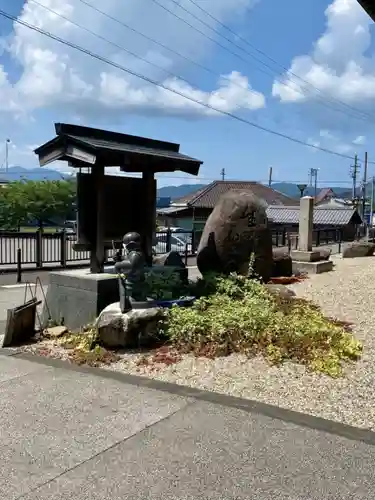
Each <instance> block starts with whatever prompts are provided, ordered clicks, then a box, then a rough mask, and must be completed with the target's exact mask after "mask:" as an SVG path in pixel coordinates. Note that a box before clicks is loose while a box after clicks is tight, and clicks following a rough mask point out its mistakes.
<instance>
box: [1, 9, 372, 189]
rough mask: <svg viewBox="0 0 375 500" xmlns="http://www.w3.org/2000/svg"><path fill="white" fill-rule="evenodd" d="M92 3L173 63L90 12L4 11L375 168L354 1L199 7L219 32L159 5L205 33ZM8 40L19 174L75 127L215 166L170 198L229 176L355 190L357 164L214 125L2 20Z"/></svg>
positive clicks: (7, 83) (210, 116)
mask: <svg viewBox="0 0 375 500" xmlns="http://www.w3.org/2000/svg"><path fill="white" fill-rule="evenodd" d="M86 1H87V2H88V3H90V4H91V5H92V6H93V7H94V8H95V7H96V8H98V9H100V10H102V11H103V12H105V13H107V14H108V15H110V16H112V17H114V18H116V19H118V20H120V21H121V22H123V23H127V24H128V25H129V26H131V27H132V28H133V30H137V31H139V32H141V33H144V34H146V35H147V36H148V37H151V38H153V39H154V40H157V41H158V42H159V43H161V44H163V45H165V46H167V47H170V48H172V50H173V51H175V52H171V51H168V50H166V49H163V48H162V47H161V46H160V45H157V44H154V43H152V42H151V41H150V40H146V39H145V38H144V37H142V36H140V35H139V34H136V33H135V32H134V31H129V30H128V29H126V28H125V27H124V26H122V25H120V24H118V23H115V22H114V21H113V20H110V19H109V18H108V17H105V16H104V15H103V14H101V13H99V12H98V11H96V10H94V9H93V8H91V7H90V6H88V5H86V4H85V2H82V1H81V0H65V1H64V2H61V1H60V0H37V2H35V1H34V0H27V1H26V2H24V1H20V0H0V9H1V10H3V11H5V12H7V13H8V14H11V15H13V16H16V17H18V18H19V19H20V20H22V21H26V22H27V23H29V24H32V25H37V26H39V27H41V28H42V29H44V30H46V31H48V32H50V33H54V34H56V35H58V36H60V37H61V38H63V39H65V40H69V41H72V42H73V43H76V44H79V45H80V46H82V47H85V48H88V49H89V50H91V51H93V52H95V53H98V54H100V55H102V56H104V57H106V58H108V59H110V60H112V61H116V62H117V63H118V64H120V65H122V66H123V67H126V68H130V69H132V70H134V71H137V72H139V73H141V74H143V75H145V76H147V77H149V78H152V79H153V80H156V81H158V82H162V83H163V84H164V85H166V86H167V87H169V88H173V89H176V90H177V91H178V92H182V93H183V94H185V95H190V96H192V97H193V98H194V99H195V100H198V101H201V102H204V103H208V104H209V105H210V106H213V107H214V108H216V109H218V110H219V111H220V110H222V111H225V112H230V113H232V114H235V115H237V116H239V117H241V118H243V119H245V120H248V121H251V122H254V123H256V124H258V125H260V126H261V127H265V128H269V129H272V130H275V131H278V132H281V133H283V134H286V135H289V136H292V137H295V138H296V139H298V140H300V141H304V142H307V143H309V144H314V145H316V146H318V147H323V148H326V149H329V150H332V151H333V152H336V153H338V154H341V155H344V156H348V157H351V156H353V155H354V154H355V153H356V152H357V153H358V154H359V156H360V158H363V156H364V152H365V151H368V153H369V159H370V161H371V160H372V158H373V161H374V162H375V148H374V147H373V141H372V132H373V129H374V124H375V60H374V57H373V50H374V43H373V40H374V30H373V23H372V21H371V20H370V19H369V18H368V16H367V15H366V14H365V13H364V12H363V11H362V9H361V8H360V7H359V5H358V4H357V1H356V0H303V2H301V0H285V1H282V2H281V1H277V2H276V1H275V0H194V2H195V3H196V4H198V5H200V6H201V7H203V8H204V9H205V10H206V11H207V12H209V13H210V14H211V15H212V16H213V17H214V18H216V19H217V20H219V21H220V23H221V24H220V23H217V22H216V21H215V20H214V19H213V18H212V17H209V16H208V15H207V14H205V13H204V12H202V11H201V10H200V9H199V8H197V7H196V5H194V3H192V1H191V0H155V1H156V2H158V3H160V4H162V5H163V6H164V7H165V8H166V9H169V10H171V11H172V12H174V13H175V14H176V15H178V16H179V17H181V18H182V19H184V20H185V21H187V22H189V23H190V24H191V25H192V26H194V27H195V28H196V29H198V30H200V31H201V33H198V32H197V31H196V30H194V29H192V28H191V27H189V26H187V25H186V24H185V23H183V22H182V21H181V20H178V19H177V18H176V17H174V16H173V15H172V14H170V13H169V12H166V10H165V9H163V8H162V7H160V5H157V3H155V1H154V0H127V1H126V2H124V0H107V1H106V2H101V1H100V0H86ZM38 3H39V4H42V5H44V6H45V7H48V9H50V10H47V9H45V8H43V7H42V6H41V5H38ZM177 4H180V6H181V7H182V8H181V7H180V6H179V5H177ZM184 9H185V10H184ZM187 11H190V12H191V13H193V14H194V15H195V16H196V17H198V18H199V19H202V20H203V21H204V22H205V23H206V24H202V23H200V22H199V21H198V20H197V19H196V17H193V16H192V15H191V14H189V13H188V12H187ZM61 16H62V17H61ZM64 18H65V19H64ZM67 19H70V20H73V21H74V22H75V23H78V24H79V25H80V26H81V27H87V28H89V29H90V30H92V31H93V32H95V33H96V34H97V35H99V36H100V37H101V39H99V38H97V37H95V36H94V35H92V34H90V33H87V32H86V31H84V29H82V28H79V27H77V26H73V25H72V24H71V23H69V22H68V21H67ZM207 24H208V25H210V26H212V27H213V28H214V30H215V31H212V30H210V29H209V27H208V26H207ZM222 24H224V25H225V26H228V27H229V28H230V30H231V31H227V30H225V29H224V28H223V26H222ZM222 36H225V37H226V38H227V39H228V40H225V39H223V38H222ZM209 38H211V39H214V40H216V42H218V43H219V44H221V45H223V46H225V47H227V49H228V50H225V49H223V48H222V47H220V46H218V44H217V43H214V42H213V41H212V40H210V39H209ZM0 39H1V42H2V43H1V46H0V96H1V99H0V101H1V102H0V127H1V130H2V135H3V137H2V138H0V164H1V163H2V159H3V157H4V143H5V139H6V137H9V138H10V139H11V141H12V146H11V149H10V163H11V164H17V165H22V166H24V167H33V166H35V165H37V158H36V157H35V155H33V153H32V150H33V148H34V147H35V146H37V145H40V144H42V143H43V142H45V141H47V140H49V139H50V138H52V136H53V133H54V128H53V123H54V122H55V121H65V122H72V123H79V124H85V125H88V126H97V127H102V128H108V129H113V130H118V131H123V132H125V133H129V134H135V135H144V136H148V137H153V138H158V139H164V140H169V141H175V142H179V143H180V144H181V151H182V152H184V153H186V154H189V155H191V156H194V157H197V158H199V159H201V160H202V161H203V162H204V164H203V166H202V169H201V173H200V176H199V177H200V178H199V179H194V178H191V179H189V178H187V177H186V176H185V175H183V174H179V173H176V174H173V175H171V176H170V177H168V178H167V177H163V178H160V181H159V184H160V185H168V184H182V183H190V182H202V181H205V180H206V181H209V180H212V179H217V178H219V177H220V171H221V169H222V168H225V170H226V175H227V178H228V179H248V180H266V179H267V176H268V168H269V166H272V167H273V171H274V179H275V180H277V181H283V180H284V181H290V180H292V181H299V182H302V181H306V180H307V177H308V170H309V168H311V167H314V168H319V178H320V180H321V181H322V182H323V183H324V184H331V185H345V183H347V184H349V183H350V178H349V174H348V172H349V167H350V164H351V160H350V159H349V158H343V157H339V156H335V155H331V154H327V153H323V152H319V151H317V150H315V149H312V148H309V147H306V146H301V145H297V144H294V143H293V142H290V141H288V140H286V139H283V138H280V137H275V136H274V135H271V134H269V133H267V132H264V131H260V130H258V129H256V128H254V127H252V126H250V125H248V124H245V123H242V122H238V121H236V120H234V119H232V118H229V117H227V116H223V115H220V113H213V112H212V111H211V110H209V109H207V108H204V107H202V106H199V105H196V104H194V103H191V102H190V101H186V99H183V98H181V97H179V96H176V95H175V94H173V93H170V92H168V91H164V90H162V91H161V90H160V89H157V88H155V87H154V86H152V85H149V84H147V83H145V82H144V81H142V80H138V79H136V78H135V77H129V75H128V74H126V73H124V72H122V71H119V70H116V69H114V68H113V67H111V66H108V65H106V64H104V63H101V62H99V61H96V60H93V59H91V58H89V57H87V56H85V55H83V54H80V53H77V52H75V51H74V50H73V49H71V48H69V47H66V46H64V45H60V44H58V43H57V42H55V41H53V40H50V39H48V38H46V37H43V35H41V34H39V33H35V32H33V31H30V30H29V29H28V28H26V27H24V26H20V25H17V24H14V25H13V23H12V22H11V21H9V20H6V19H3V18H1V17H0ZM103 39H106V40H109V41H111V42H112V45H111V44H109V43H107V42H106V41H105V40H103ZM244 40H247V41H248V42H249V44H250V45H248V44H245V42H244ZM241 47H242V48H243V49H244V50H241ZM121 48H126V49H127V50H129V51H131V52H133V53H135V54H136V55H137V56H140V57H142V58H144V59H146V60H147V61H151V62H152V63H153V65H150V64H148V63H146V62H144V61H141V60H140V59H139V58H136V57H133V56H130V55H129V54H128V53H126V52H125V51H124V50H122V49H121ZM176 52H177V53H179V54H181V55H183V56H184V58H183V57H179V56H177V55H176ZM233 52H235V53H237V54H239V55H240V57H236V56H235V55H234V54H233ZM186 58H188V59H190V60H193V61H195V63H196V64H192V63H191V62H188V61H187V60H186ZM202 66H203V67H205V68H209V70H210V71H205V70H204V69H203V68H202ZM171 74H173V75H177V76H178V77H181V78H182V79H184V80H185V81H182V80H181V79H179V78H175V77H172V76H171ZM220 75H222V77H220ZM187 82H188V83H187ZM56 167H57V168H59V169H60V170H67V167H66V166H65V165H56ZM369 174H370V175H375V165H369Z"/></svg>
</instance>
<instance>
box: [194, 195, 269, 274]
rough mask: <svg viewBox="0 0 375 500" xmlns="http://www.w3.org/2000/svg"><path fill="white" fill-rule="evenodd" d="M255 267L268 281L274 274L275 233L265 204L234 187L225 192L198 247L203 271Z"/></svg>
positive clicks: (198, 260)
mask: <svg viewBox="0 0 375 500" xmlns="http://www.w3.org/2000/svg"><path fill="white" fill-rule="evenodd" d="M252 256H253V271H254V273H255V274H256V275H258V276H259V277H260V278H261V279H262V280H263V281H265V282H267V281H268V280H269V279H270V277H271V275H272V267H273V259H272V236H271V232H270V230H269V228H268V224H267V215H266V207H265V206H264V205H263V204H262V202H261V201H260V200H259V199H258V198H257V197H255V196H254V195H253V194H251V193H248V192H238V191H231V192H229V193H227V194H225V195H223V196H222V197H221V198H220V200H219V202H218V203H217V205H216V206H215V208H214V210H213V211H212V213H211V215H210V217H209V218H208V220H207V222H206V225H205V227H204V231H203V234H202V238H201V241H200V243H199V247H198V254H197V265H198V268H199V270H200V272H201V273H202V274H206V273H208V272H219V273H223V274H229V273H231V272H237V273H239V274H242V275H247V274H248V271H249V264H250V260H251V258H252Z"/></svg>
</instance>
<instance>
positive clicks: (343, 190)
mask: <svg viewBox="0 0 375 500" xmlns="http://www.w3.org/2000/svg"><path fill="white" fill-rule="evenodd" d="M325 187H330V188H331V189H332V191H333V192H334V193H336V194H337V196H339V197H340V198H341V197H343V198H350V197H351V191H350V190H349V189H348V188H347V187H335V186H325ZM272 189H275V190H276V191H280V192H281V193H283V194H285V195H287V196H290V197H291V198H299V197H300V190H299V189H298V187H297V184H292V183H291V182H275V183H274V184H272ZM321 189H323V188H322V187H321V186H320V187H318V193H319V191H320V190H321ZM304 195H305V196H314V187H310V186H309V187H307V188H306V190H305V191H304Z"/></svg>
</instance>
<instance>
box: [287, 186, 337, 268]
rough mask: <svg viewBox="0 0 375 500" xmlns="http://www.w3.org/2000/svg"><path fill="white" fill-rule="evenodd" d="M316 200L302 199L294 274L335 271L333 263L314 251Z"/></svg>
mask: <svg viewBox="0 0 375 500" xmlns="http://www.w3.org/2000/svg"><path fill="white" fill-rule="evenodd" d="M313 218H314V198H312V197H311V196H305V197H304V198H301V203H300V215H299V234H298V250H294V251H292V252H291V257H292V268H293V273H294V274H297V273H308V274H320V273H324V272H327V271H331V270H332V269H333V262H332V261H330V260H327V259H322V256H321V254H320V252H319V251H313V249H312V241H313Z"/></svg>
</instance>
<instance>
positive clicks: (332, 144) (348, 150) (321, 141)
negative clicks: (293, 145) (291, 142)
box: [307, 129, 366, 156]
mask: <svg viewBox="0 0 375 500" xmlns="http://www.w3.org/2000/svg"><path fill="white" fill-rule="evenodd" d="M307 142H308V143H309V144H311V145H312V146H315V147H322V148H328V149H330V150H332V151H335V152H336V153H339V154H345V155H351V156H352V155H354V153H355V148H354V145H363V144H365V142H366V137H364V136H363V135H359V136H357V137H355V138H354V139H350V140H346V138H345V137H344V136H343V134H342V133H340V132H338V131H334V132H333V131H332V130H328V129H322V130H320V131H319V138H314V137H309V138H308V139H307ZM312 151H313V150H312Z"/></svg>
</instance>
